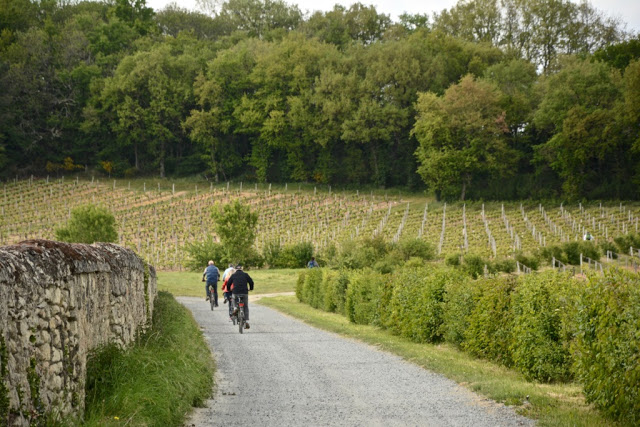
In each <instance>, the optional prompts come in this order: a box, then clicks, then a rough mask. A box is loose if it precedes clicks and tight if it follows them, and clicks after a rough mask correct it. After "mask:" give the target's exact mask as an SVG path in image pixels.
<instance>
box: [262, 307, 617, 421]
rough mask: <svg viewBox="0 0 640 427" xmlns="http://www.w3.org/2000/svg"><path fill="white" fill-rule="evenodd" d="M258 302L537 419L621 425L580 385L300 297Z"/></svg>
mask: <svg viewBox="0 0 640 427" xmlns="http://www.w3.org/2000/svg"><path fill="white" fill-rule="evenodd" d="M259 304H261V305H265V306H268V307H271V308H274V309H276V310H278V311H281V312H283V313H285V314H288V315H291V316H293V317H296V318H298V319H300V320H302V321H304V322H305V323H308V324H309V325H312V326H315V327H317V328H320V329H324V330H327V331H330V332H335V333H338V334H341V335H344V336H347V337H350V338H355V339H357V340H359V341H362V342H365V343H367V344H371V345H374V346H376V347H378V348H380V349H381V350H385V351H388V352H391V353H394V354H397V355H399V356H400V357H402V358H403V359H405V360H408V361H411V362H413V363H415V364H417V365H419V366H421V367H423V368H425V369H429V370H431V371H433V372H438V373H440V374H443V375H444V376H446V377H448V378H450V379H452V380H454V381H456V382H458V383H459V384H461V385H463V386H465V387H467V388H469V389H471V390H472V391H475V392H477V393H479V394H481V395H483V396H486V397H488V398H490V399H493V400H495V401H498V402H504V403H506V404H507V405H513V406H515V408H516V410H517V411H518V412H519V413H521V414H522V415H525V416H527V417H529V418H533V419H537V420H538V422H539V424H540V425H542V426H569V425H571V426H611V425H616V424H615V423H614V422H612V421H610V420H608V419H606V418H604V417H603V416H602V415H601V414H600V413H598V412H597V411H596V410H595V409H594V408H593V407H592V406H590V405H587V404H586V403H585V401H584V396H583V394H582V391H581V387H580V386H579V385H577V384H540V383H533V382H530V381H527V380H526V379H525V378H524V377H523V376H522V375H520V374H518V373H517V372H515V371H512V370H510V369H507V368H505V367H504V366H500V365H498V364H495V363H492V362H488V361H485V360H479V359H475V358H473V357H472V356H469V355H467V354H465V353H463V352H461V351H459V350H457V349H456V348H455V347H453V346H451V345H449V344H440V345H431V344H416V343H413V342H410V341H408V340H406V339H404V338H401V337H398V336H396V335H393V334H391V333H390V332H388V331H385V330H383V329H380V328H377V327H374V326H368V325H356V324H353V323H350V322H349V321H348V320H347V319H346V318H345V317H344V316H341V315H339V314H335V313H327V312H324V311H321V310H317V309H314V308H312V307H310V306H308V305H306V304H302V303H300V302H299V301H298V300H297V299H296V298H295V297H289V296H282V297H274V298H263V299H261V300H260V302H259ZM527 396H529V399H528V400H527V399H526V397H527Z"/></svg>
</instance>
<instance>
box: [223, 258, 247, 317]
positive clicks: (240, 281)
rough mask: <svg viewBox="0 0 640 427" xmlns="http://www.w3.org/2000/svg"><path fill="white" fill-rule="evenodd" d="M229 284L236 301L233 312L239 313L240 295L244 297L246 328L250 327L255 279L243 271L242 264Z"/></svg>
mask: <svg viewBox="0 0 640 427" xmlns="http://www.w3.org/2000/svg"><path fill="white" fill-rule="evenodd" d="M227 286H228V288H229V289H231V292H233V299H234V301H235V302H236V307H235V308H234V309H233V314H237V313H238V297H242V298H243V299H244V318H245V320H246V321H247V323H246V325H245V329H249V291H250V290H251V291H252V290H253V279H252V278H251V276H249V275H248V274H247V273H245V272H244V271H242V264H238V265H237V266H236V272H235V273H233V274H232V275H231V277H229V280H228V281H227Z"/></svg>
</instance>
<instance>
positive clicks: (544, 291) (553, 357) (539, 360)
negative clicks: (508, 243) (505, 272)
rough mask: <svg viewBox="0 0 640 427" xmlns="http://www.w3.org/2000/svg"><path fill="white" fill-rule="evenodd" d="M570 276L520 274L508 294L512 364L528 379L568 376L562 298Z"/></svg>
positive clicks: (552, 378) (565, 302) (563, 378)
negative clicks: (511, 317)
mask: <svg viewBox="0 0 640 427" xmlns="http://www.w3.org/2000/svg"><path fill="white" fill-rule="evenodd" d="M571 283H573V280H572V279H571V278H570V277H569V276H568V275H562V274H557V273H555V272H546V273H541V274H536V275H525V276H521V277H520V279H519V281H518V285H517V287H516V290H515V292H514V293H513V294H512V301H511V307H512V310H513V332H512V343H511V354H512V356H513V364H514V366H515V367H516V368H517V369H518V370H519V371H520V372H522V373H523V374H524V376H525V377H526V378H528V379H533V380H539V381H562V380H567V379H569V378H570V377H571V374H570V369H569V368H570V355H569V349H568V346H567V345H566V340H565V339H564V338H565V337H564V336H563V330H565V327H564V325H563V317H562V314H563V313H566V312H567V310H568V309H569V307H567V305H570V304H571V302H570V301H569V300H567V299H566V298H564V296H565V295H567V294H570V293H569V292H567V291H568V290H569V289H570V287H571Z"/></svg>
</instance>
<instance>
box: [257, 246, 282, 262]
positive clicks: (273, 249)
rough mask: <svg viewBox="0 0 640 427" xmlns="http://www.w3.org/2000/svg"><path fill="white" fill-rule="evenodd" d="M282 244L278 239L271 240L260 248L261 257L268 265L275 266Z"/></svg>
mask: <svg viewBox="0 0 640 427" xmlns="http://www.w3.org/2000/svg"><path fill="white" fill-rule="evenodd" d="M281 251H282V246H281V245H280V241H279V240H272V241H270V242H267V243H266V244H265V245H264V248H263V249H262V258H263V259H264V262H265V263H267V265H268V266H269V267H272V268H277V267H276V266H277V264H278V260H279V259H280V252H281Z"/></svg>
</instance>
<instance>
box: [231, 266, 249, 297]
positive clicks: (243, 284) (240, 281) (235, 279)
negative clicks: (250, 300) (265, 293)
mask: <svg viewBox="0 0 640 427" xmlns="http://www.w3.org/2000/svg"><path fill="white" fill-rule="evenodd" d="M247 285H249V287H247ZM227 288H228V289H231V291H232V292H233V293H234V294H248V293H249V289H251V290H253V279H252V278H251V277H250V276H249V275H248V274H247V273H245V272H244V271H242V270H238V271H236V272H235V273H233V274H232V275H231V277H229V281H228V282H227Z"/></svg>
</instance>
